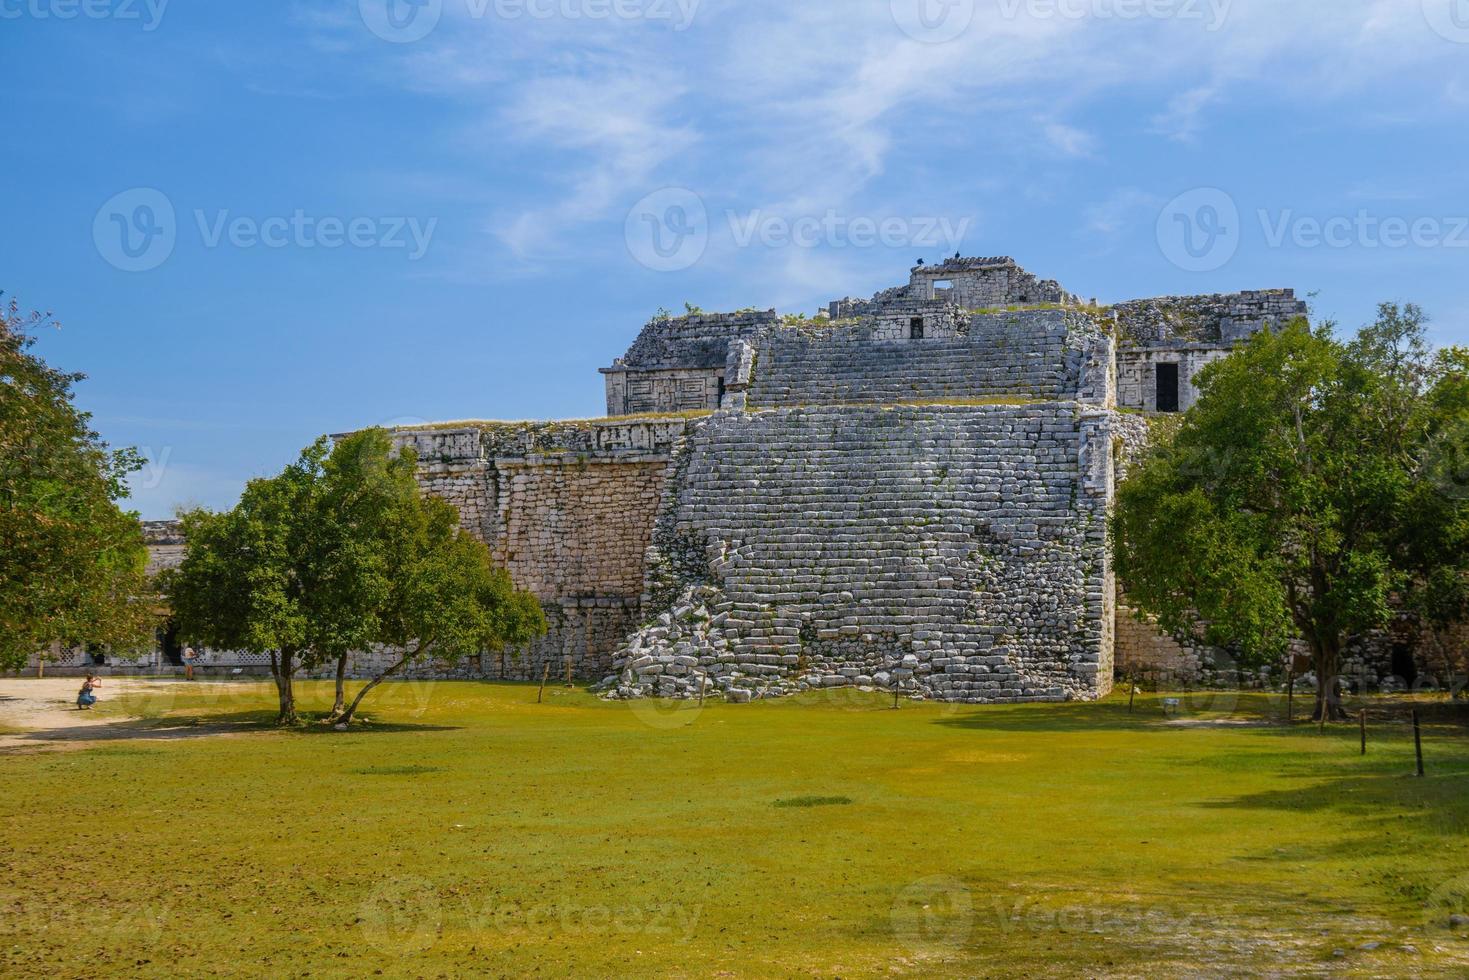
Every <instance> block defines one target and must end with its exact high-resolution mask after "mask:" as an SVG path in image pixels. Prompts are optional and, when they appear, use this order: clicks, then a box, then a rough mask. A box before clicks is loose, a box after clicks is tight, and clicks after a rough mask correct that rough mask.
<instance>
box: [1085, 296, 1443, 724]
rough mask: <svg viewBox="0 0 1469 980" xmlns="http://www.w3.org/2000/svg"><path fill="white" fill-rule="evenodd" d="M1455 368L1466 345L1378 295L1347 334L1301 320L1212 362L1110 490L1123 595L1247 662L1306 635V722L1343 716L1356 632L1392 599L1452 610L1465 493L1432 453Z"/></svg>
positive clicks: (1439, 453)
mask: <svg viewBox="0 0 1469 980" xmlns="http://www.w3.org/2000/svg"><path fill="white" fill-rule="evenodd" d="M1464 368H1465V362H1464V358H1463V352H1457V351H1449V352H1444V353H1442V354H1438V355H1435V354H1434V353H1433V352H1432V351H1431V350H1430V349H1429V347H1428V345H1427V343H1426V341H1425V339H1424V317H1423V314H1422V311H1421V310H1419V309H1418V308H1417V307H1414V306H1411V305H1410V306H1407V307H1405V308H1401V309H1400V308H1398V307H1396V306H1393V305H1384V306H1382V307H1381V308H1380V310H1379V316H1378V319H1377V322H1376V323H1374V324H1373V325H1371V326H1369V327H1366V328H1364V329H1363V330H1362V331H1361V332H1360V333H1359V334H1358V336H1357V337H1356V338H1355V339H1354V340H1353V341H1351V342H1350V343H1341V342H1339V341H1338V340H1336V339H1335V338H1334V336H1333V335H1332V327H1331V325H1329V324H1328V325H1325V326H1323V327H1322V328H1320V329H1318V330H1316V331H1312V330H1311V328H1310V327H1309V326H1308V325H1307V324H1306V323H1305V322H1304V321H1300V322H1297V323H1293V324H1291V325H1290V326H1288V327H1286V328H1284V329H1282V330H1281V331H1279V332H1278V333H1272V332H1269V331H1265V332H1262V333H1260V334H1259V335H1257V336H1256V337H1254V338H1253V339H1252V340H1251V341H1250V342H1249V343H1248V344H1246V345H1245V346H1244V347H1242V348H1241V349H1240V350H1238V351H1236V352H1235V353H1234V354H1233V355H1231V356H1230V357H1228V358H1226V359H1224V360H1222V361H1220V362H1217V363H1215V364H1213V365H1210V366H1209V367H1208V368H1206V369H1205V370H1204V371H1203V372H1201V374H1200V376H1199V379H1198V384H1199V388H1200V392H1201V397H1200V399H1199V401H1198V402H1197V403H1196V404H1195V406H1194V407H1193V408H1191V409H1190V410H1189V411H1188V413H1187V414H1186V415H1185V416H1184V417H1183V418H1182V420H1181V422H1180V424H1179V426H1178V428H1177V430H1176V431H1175V432H1174V433H1173V434H1172V435H1171V436H1167V435H1164V436H1163V437H1162V438H1160V439H1159V440H1158V442H1157V443H1156V444H1155V446H1154V447H1153V448H1152V450H1151V451H1150V453H1149V455H1148V457H1147V458H1146V459H1145V460H1144V461H1143V463H1142V464H1141V465H1140V467H1139V468H1138V469H1137V470H1136V471H1135V472H1134V473H1133V474H1131V475H1130V476H1129V478H1128V479H1127V480H1126V481H1125V482H1124V484H1123V485H1122V487H1121V488H1120V491H1119V494H1118V506H1117V510H1116V513H1115V515H1114V518H1113V531H1114V534H1115V536H1116V540H1117V571H1118V574H1119V575H1120V577H1121V578H1122V581H1123V583H1124V584H1125V587H1126V588H1127V591H1128V595H1129V597H1130V598H1131V600H1132V601H1133V602H1134V603H1135V604H1136V605H1137V606H1138V607H1140V609H1141V610H1142V611H1144V612H1146V613H1150V614H1152V615H1155V616H1156V617H1157V618H1158V620H1159V623H1160V624H1161V625H1162V626H1163V627H1164V628H1165V629H1167V630H1169V631H1170V632H1172V633H1174V634H1175V635H1179V636H1192V637H1195V638H1197V639H1200V640H1202V641H1204V642H1206V643H1210V644H1214V645H1219V646H1231V647H1233V648H1235V649H1237V650H1238V651H1239V652H1240V654H1241V655H1242V656H1243V658H1244V660H1245V662H1246V663H1253V664H1259V663H1264V662H1267V661H1269V660H1271V659H1274V658H1278V657H1279V656H1280V655H1281V654H1282V653H1283V652H1284V651H1285V649H1286V648H1287V646H1288V645H1289V644H1290V643H1291V641H1293V640H1295V639H1303V640H1305V642H1306V643H1307V644H1308V646H1309V647H1310V650H1311V657H1312V661H1313V664H1314V670H1315V674H1316V680H1317V696H1316V708H1315V716H1316V717H1317V718H1318V719H1319V718H1321V717H1323V716H1328V717H1333V718H1342V717H1345V712H1344V710H1343V709H1342V707H1341V704H1340V702H1339V691H1338V683H1337V681H1338V678H1339V677H1340V672H1341V661H1342V651H1343V649H1344V648H1345V646H1346V645H1347V643H1348V642H1349V640H1350V639H1351V638H1352V637H1354V636H1358V635H1360V634H1362V633H1364V632H1366V631H1369V630H1372V629H1376V628H1381V627H1383V626H1385V625H1387V624H1388V623H1389V622H1390V620H1391V619H1392V617H1393V615H1394V611H1395V608H1397V607H1399V606H1402V607H1408V608H1426V606H1425V605H1424V604H1425V603H1430V602H1431V603H1432V604H1433V606H1434V608H1435V610H1436V613H1435V614H1436V615H1440V616H1446V617H1452V616H1453V615H1457V614H1458V613H1462V611H1463V605H1462V592H1459V593H1458V594H1459V596H1460V599H1459V602H1460V605H1459V607H1458V611H1457V612H1456V611H1455V610H1454V608H1453V607H1454V599H1453V596H1454V594H1455V590H1456V589H1462V584H1463V581H1464V571H1465V567H1466V563H1469V524H1466V508H1465V499H1464V498H1465V497H1466V496H1469V487H1456V486H1454V485H1453V484H1452V482H1450V481H1446V480H1445V479H1444V478H1443V474H1444V472H1445V467H1444V465H1443V461H1444V459H1445V458H1455V459H1463V458H1464V457H1463V456H1455V455H1454V454H1455V453H1459V452H1462V450H1463V448H1464V447H1463V445H1462V444H1461V443H1459V442H1457V441H1456V440H1461V439H1462V437H1463V435H1464V433H1465V432H1466V431H1469V429H1466V427H1465V419H1466V418H1469V391H1466V387H1465V385H1466V373H1465V370H1464ZM1448 469H1449V471H1452V470H1453V467H1452V466H1450V467H1449V468H1448Z"/></svg>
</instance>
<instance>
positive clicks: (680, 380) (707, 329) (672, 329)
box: [602, 310, 780, 415]
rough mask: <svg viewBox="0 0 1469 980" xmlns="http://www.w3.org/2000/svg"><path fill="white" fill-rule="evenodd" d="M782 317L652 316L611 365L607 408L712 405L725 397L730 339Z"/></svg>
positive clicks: (628, 411)
mask: <svg viewBox="0 0 1469 980" xmlns="http://www.w3.org/2000/svg"><path fill="white" fill-rule="evenodd" d="M779 322H780V318H779V317H778V316H776V314H775V311H773V310H767V311H764V312H758V311H744V312H740V313H693V314H690V315H688V316H681V317H659V318H657V319H654V320H652V321H650V322H649V323H648V324H647V326H645V327H643V330H642V332H641V333H640V334H638V339H637V340H635V341H634V342H633V345H632V347H630V348H628V351H627V353H626V354H625V355H623V356H622V357H619V358H618V359H617V360H616V361H614V362H613V365H612V366H611V367H610V368H603V369H602V374H603V376H604V377H605V379H606V389H607V414H608V415H637V414H641V413H644V412H687V411H714V410H716V409H718V408H719V407H720V403H721V401H722V400H723V398H724V367H725V361H726V358H727V357H728V355H729V348H730V344H731V343H732V342H733V341H736V340H740V339H749V338H753V337H754V336H755V335H756V334H757V333H759V332H760V331H761V330H762V329H765V328H767V327H770V326H773V325H775V324H777V323H779Z"/></svg>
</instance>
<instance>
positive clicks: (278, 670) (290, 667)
mask: <svg viewBox="0 0 1469 980" xmlns="http://www.w3.org/2000/svg"><path fill="white" fill-rule="evenodd" d="M270 672H271V674H272V675H273V676H274V677H275V690H276V694H277V695H278V696H279V698H280V714H279V715H277V716H276V719H275V723H276V724H277V725H279V726H281V727H283V728H284V727H287V726H291V725H299V724H300V723H301V718H300V716H299V715H297V714H296V688H295V676H294V675H295V673H296V661H295V655H294V654H293V653H292V652H290V651H288V650H282V651H281V654H280V659H279V661H277V659H276V655H275V654H271V655H270Z"/></svg>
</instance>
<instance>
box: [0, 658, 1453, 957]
mask: <svg viewBox="0 0 1469 980" xmlns="http://www.w3.org/2000/svg"><path fill="white" fill-rule="evenodd" d="M114 694H115V688H114V689H113V692H112V694H109V692H108V691H107V690H106V689H104V697H109V696H113V695H114ZM300 696H301V700H302V705H303V709H305V710H326V709H327V708H328V707H329V706H330V705H331V702H332V696H333V690H332V685H331V684H330V683H326V682H321V683H314V682H313V683H304V684H302V685H301V690H300ZM1174 696H1176V697H1179V698H1181V702H1182V703H1181V706H1180V709H1179V723H1177V724H1173V723H1170V721H1169V719H1168V717H1167V716H1165V713H1164V707H1163V698H1162V696H1155V695H1151V694H1142V695H1140V696H1138V698H1137V699H1136V702H1135V704H1134V706H1133V710H1132V713H1129V706H1128V698H1127V695H1126V693H1125V692H1121V693H1119V694H1118V695H1114V696H1113V697H1112V698H1110V699H1108V700H1107V701H1105V702H1103V703H1102V704H1036V705H1008V706H1006V705H1000V706H987V707H965V706H956V705H941V704H916V703H912V702H908V701H904V702H902V704H901V707H900V708H899V709H898V710H893V702H892V698H891V697H890V696H885V695H882V694H872V695H862V694H859V693H856V692H852V691H830V692H822V693H814V694H809V695H803V696H801V697H800V698H798V699H796V700H793V701H791V702H777V703H764V704H756V705H749V706H725V705H716V704H714V703H713V702H711V703H710V704H708V705H707V706H705V707H704V708H703V709H702V710H700V709H699V708H698V706H697V705H696V704H694V703H689V702H684V703H679V704H667V703H665V704H655V703H635V704H626V703H607V702H601V701H597V700H595V699H593V698H591V697H589V696H588V695H586V694H585V693H584V692H581V691H577V690H568V689H566V688H563V687H561V686H560V685H557V684H552V685H550V686H548V687H547V688H546V691H545V695H544V703H541V704H537V703H536V702H537V689H536V687H535V686H534V685H529V686H527V685H485V684H471V683H451V682H439V683H427V682H412V681H406V682H400V683H398V684H394V685H390V686H388V687H387V688H386V689H384V691H383V692H382V695H381V697H380V699H379V700H378V701H377V702H376V704H375V707H374V709H373V710H372V712H371V720H370V722H368V723H366V724H364V725H363V727H361V728H360V729H358V730H356V731H355V732H353V733H349V734H346V735H330V734H320V733H311V732H300V731H290V732H274V731H272V730H270V728H269V723H270V721H271V719H272V718H273V716H274V705H273V694H272V691H271V688H270V685H269V684H268V683H258V682H254V683H235V684H229V683H222V684H198V685H194V686H186V685H182V684H172V685H167V686H166V687H165V688H163V690H162V691H161V692H155V693H150V694H148V695H146V697H147V698H148V699H149V700H150V703H155V704H156V703H157V702H158V700H159V699H162V698H166V702H165V703H163V704H161V705H159V708H160V710H156V711H154V712H153V714H154V715H155V716H156V717H155V720H153V721H151V722H146V723H141V724H139V726H138V727H140V728H141V729H142V730H143V731H144V733H146V732H148V731H152V732H154V733H156V734H158V735H163V734H166V733H170V732H171V733H174V734H175V735H176V736H177V737H174V738H171V739H160V740H158V741H131V742H127V743H121V744H120V743H117V742H112V743H110V744H106V745H103V746H100V747H94V748H88V749H84V750H79V751H70V752H64V753H45V754H34V753H33V754H22V755H10V756H8V757H7V758H6V759H5V760H4V764H3V765H0V819H3V821H4V824H5V826H6V828H7V829H6V834H7V837H6V843H7V845H8V846H7V848H6V849H5V852H4V854H3V856H0V868H3V870H4V876H3V880H0V909H3V910H4V912H5V915H4V918H3V920H0V933H3V935H4V939H5V941H4V942H3V943H0V973H6V974H9V975H74V974H79V973H85V974H86V975H89V976H112V975H129V976H137V975H144V976H165V975H167V976H192V975H200V974H207V973H212V972H221V971H222V972H227V973H241V974H252V975H298V976H299V975H307V974H309V975H311V976H317V977H361V976H372V975H374V974H376V973H378V972H379V971H380V972H381V973H382V975H384V976H429V977H433V976H468V975H492V976H525V975H531V974H537V973H539V974H543V975H554V976H565V975H576V976H625V975H639V976H667V975H684V976H716V975H720V974H721V973H723V974H729V975H734V976H782V977H784V976H851V977H857V976H875V975H883V976H899V977H930V976H956V975H957V976H1056V977H1062V976H1066V977H1070V976H1164V975H1168V976H1184V975H1195V974H1197V973H1198V972H1199V971H1200V970H1201V969H1206V970H1208V971H1209V972H1211V973H1214V974H1218V975H1236V976H1239V975H1267V974H1268V975H1277V976H1279V975H1286V976H1321V975H1331V976H1337V977H1350V976H1364V977H1365V976H1407V975H1419V976H1455V975H1458V976H1462V975H1464V973H1465V971H1466V970H1469V942H1466V940H1465V939H1464V938H1463V937H1462V935H1461V934H1455V933H1453V932H1451V931H1449V930H1448V929H1447V928H1445V927H1446V925H1447V920H1448V917H1449V915H1450V914H1453V913H1455V912H1459V911H1463V905H1462V902H1463V899H1464V894H1465V891H1464V887H1463V881H1462V878H1461V877H1460V874H1461V869H1462V868H1463V867H1465V866H1466V864H1469V837H1466V835H1465V834H1464V833H1463V828H1464V827H1465V826H1466V823H1469V795H1466V794H1465V793H1464V792H1463V782H1464V780H1465V779H1466V778H1469V740H1466V739H1465V737H1464V735H1465V730H1464V728H1463V727H1462V724H1460V723H1458V722H1455V721H1453V720H1452V719H1451V718H1450V717H1449V716H1448V715H1446V714H1439V715H1435V714H1431V713H1430V714H1428V715H1427V716H1426V724H1425V727H1424V737H1425V751H1426V754H1427V760H1428V767H1429V778H1426V779H1415V778H1413V777H1412V776H1411V773H1412V772H1413V767H1414V759H1413V743H1412V737H1411V731H1410V727H1409V726H1408V725H1407V724H1406V723H1405V720H1404V719H1405V717H1406V705H1403V704H1400V703H1396V702H1381V701H1373V702H1370V705H1371V706H1372V707H1373V713H1372V716H1371V719H1370V723H1369V733H1370V743H1369V749H1370V750H1369V753H1368V755H1367V756H1366V757H1365V758H1363V757H1362V756H1361V755H1359V749H1358V741H1357V739H1358V735H1357V730H1356V727H1355V726H1351V727H1347V726H1343V727H1341V728H1328V729H1327V731H1326V734H1324V735H1321V734H1318V733H1317V730H1316V727H1315V726H1314V725H1305V724H1298V725H1297V726H1296V727H1295V728H1294V729H1287V728H1284V727H1281V726H1280V725H1278V724H1277V723H1278V722H1279V720H1280V719H1281V718H1282V717H1283V714H1284V710H1285V703H1284V697H1283V696H1266V695H1257V694H1240V693H1238V692H1206V693H1196V694H1180V695H1174ZM132 707H133V705H131V704H130V703H129V701H128V699H127V698H123V699H122V700H120V701H119V700H112V701H104V702H103V706H102V708H103V709H106V710H108V711H109V712H112V713H113V722H114V727H113V729H112V730H111V732H110V733H109V734H113V735H119V734H126V733H128V732H130V731H131V730H132V728H133V726H134V724H135V723H131V722H128V721H126V716H127V715H129V714H131V713H133V712H131V711H130V710H129V709H130V708H132ZM1355 707H1356V706H1355V705H1353V708H1354V710H1355ZM1440 708H1441V710H1446V709H1444V708H1443V707H1442V706H1440ZM99 710H102V709H99ZM1296 710H1297V712H1298V716H1299V713H1300V712H1301V711H1302V707H1301V705H1299V704H1298V705H1297V706H1296ZM194 720H197V721H198V722H199V725H198V726H196V727H184V728H182V729H181V728H180V726H188V725H189V723H190V722H191V721H194ZM220 723H226V724H229V725H234V726H244V729H243V730H240V729H237V733H236V734H235V735H233V736H231V737H220V738H214V737H203V738H199V737H194V738H190V737H183V736H179V735H178V733H179V732H181V731H182V732H183V733H185V734H187V733H191V732H193V733H197V732H200V731H205V732H207V731H209V730H210V729H211V726H214V725H216V724H220ZM251 728H254V729H255V730H253V731H252V730H250V729H251ZM205 782H207V783H208V791H207V792H204V791H202V790H201V784H203V783H205ZM803 798H805V799H810V800H812V801H820V800H832V801H835V800H836V799H838V798H845V799H847V800H850V801H851V802H850V803H843V804H840V805H830V806H799V805H793V806H785V807H778V806H773V805H772V804H773V802H774V801H796V800H802V799H803ZM58 813H63V814H65V815H66V816H65V819H58V818H57V816H56V815H57V814H58Z"/></svg>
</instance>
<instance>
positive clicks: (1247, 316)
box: [1112, 289, 1309, 347]
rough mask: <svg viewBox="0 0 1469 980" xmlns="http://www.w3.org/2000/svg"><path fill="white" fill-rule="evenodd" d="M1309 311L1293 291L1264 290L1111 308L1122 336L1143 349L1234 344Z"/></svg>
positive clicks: (1157, 299) (1132, 302)
mask: <svg viewBox="0 0 1469 980" xmlns="http://www.w3.org/2000/svg"><path fill="white" fill-rule="evenodd" d="M1308 312H1309V310H1308V307H1307V306H1306V303H1305V302H1304V301H1303V300H1299V299H1297V298H1296V293H1295V290H1293V289H1261V290H1249V291H1246V292H1242V293H1213V294H1209V295H1203V296H1158V297H1154V298H1152V299H1135V300H1129V301H1127V302H1125V303H1118V304H1117V305H1116V306H1114V307H1112V313H1113V314H1114V315H1115V316H1116V318H1117V333H1118V339H1119V340H1120V341H1121V342H1122V343H1123V344H1124V345H1134V346H1140V347H1147V346H1170V345H1178V344H1206V345H1207V344H1218V345H1225V346H1229V345H1233V344H1235V343H1238V342H1239V341H1242V340H1246V339H1248V338H1249V337H1251V336H1253V335H1254V334H1256V333H1258V332H1259V331H1260V330H1262V329H1264V328H1266V327H1269V328H1271V329H1276V328H1278V327H1282V326H1284V325H1285V324H1287V323H1289V322H1290V321H1291V320H1294V319H1296V318H1297V317H1303V316H1306V315H1307V314H1308Z"/></svg>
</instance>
